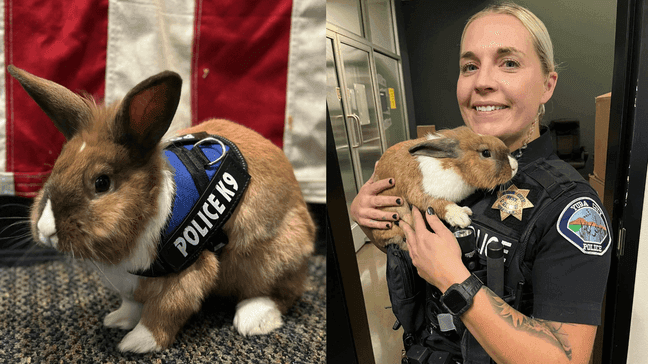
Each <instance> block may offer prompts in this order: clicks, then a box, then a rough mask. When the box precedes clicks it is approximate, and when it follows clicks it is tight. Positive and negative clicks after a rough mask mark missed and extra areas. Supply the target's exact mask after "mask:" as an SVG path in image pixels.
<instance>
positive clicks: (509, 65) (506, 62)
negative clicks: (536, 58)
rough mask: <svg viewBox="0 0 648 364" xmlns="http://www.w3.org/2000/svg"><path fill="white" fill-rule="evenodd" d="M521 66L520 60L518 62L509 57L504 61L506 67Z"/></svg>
mask: <svg viewBox="0 0 648 364" xmlns="http://www.w3.org/2000/svg"><path fill="white" fill-rule="evenodd" d="M519 66H520V64H519V63H518V62H516V61H513V60H510V59H507V60H505V61H504V67H506V68H517V67H519Z"/></svg>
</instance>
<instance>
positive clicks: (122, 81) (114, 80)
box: [106, 0, 195, 135]
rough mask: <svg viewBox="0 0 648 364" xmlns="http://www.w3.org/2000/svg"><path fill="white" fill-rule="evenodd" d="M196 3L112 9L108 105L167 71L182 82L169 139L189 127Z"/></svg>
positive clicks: (167, 1)
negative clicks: (140, 83)
mask: <svg viewBox="0 0 648 364" xmlns="http://www.w3.org/2000/svg"><path fill="white" fill-rule="evenodd" d="M194 9H195V2H194V1H178V0H175V1H174V0H148V1H138V2H126V1H118V0H110V1H109V4H108V49H107V58H106V103H111V102H114V101H118V100H120V99H121V98H122V97H124V95H126V93H127V92H128V91H129V90H130V89H131V88H132V87H133V86H135V85H136V84H137V83H139V82H141V81H142V80H143V79H145V78H146V77H149V76H152V75H154V74H156V73H158V72H162V71H164V70H171V71H175V72H177V73H178V74H180V77H182V80H183V83H182V96H181V98H180V104H179V105H178V110H177V111H176V115H175V118H174V119H173V123H172V125H171V128H170V129H169V131H168V132H167V135H171V134H173V133H174V132H175V131H177V130H180V129H184V128H187V127H189V126H191V94H190V92H191V77H190V75H191V56H192V54H191V47H192V41H193V36H194V34H193V33H194Z"/></svg>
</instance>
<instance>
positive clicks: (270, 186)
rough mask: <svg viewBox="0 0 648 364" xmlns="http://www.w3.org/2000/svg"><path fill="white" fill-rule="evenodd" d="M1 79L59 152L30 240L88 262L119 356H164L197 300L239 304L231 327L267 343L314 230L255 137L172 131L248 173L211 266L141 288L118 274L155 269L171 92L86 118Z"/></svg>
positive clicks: (173, 81)
mask: <svg viewBox="0 0 648 364" xmlns="http://www.w3.org/2000/svg"><path fill="white" fill-rule="evenodd" d="M8 71H9V72H10V73H11V75H13V77H15V78H16V79H17V80H18V81H19V82H20V83H21V85H22V86H23V87H24V88H25V90H26V91H27V92H28V93H29V94H30V96H31V97H32V98H33V99H34V100H35V101H36V102H37V103H38V105H39V106H40V107H41V108H42V109H43V111H45V113H46V114H47V115H48V116H49V117H50V118H51V119H52V121H53V122H54V124H56V126H57V128H58V129H59V130H60V131H61V132H62V133H63V134H64V135H65V137H66V139H67V142H66V144H65V145H64V147H63V150H62V151H61V154H60V156H59V158H58V159H57V161H56V163H55V165H54V167H53V170H52V174H51V176H50V177H49V179H48V180H47V182H46V183H45V185H44V187H43V189H42V190H41V191H40V193H39V194H38V196H37V197H36V199H35V200H34V204H33V208H32V212H31V225H32V226H31V228H32V234H33V236H34V238H35V240H37V241H39V242H41V243H42V244H45V245H49V246H52V247H54V248H56V249H58V250H59V251H62V252H66V253H70V254H71V255H72V256H73V257H74V258H80V259H82V260H84V261H90V262H92V263H93V265H94V266H95V267H96V268H97V269H98V270H99V271H100V274H101V275H102V278H103V279H104V280H105V283H106V284H107V286H108V287H109V288H114V289H115V290H116V291H117V292H118V293H119V295H120V296H121V298H122V303H121V306H120V307H119V309H117V310H115V311H113V312H111V313H110V314H108V315H107V316H106V317H105V319H104V325H105V326H108V327H116V328H121V329H126V330H131V331H130V332H129V333H128V334H127V335H126V336H125V337H124V338H123V340H122V341H121V343H120V344H119V349H120V350H121V351H133V352H140V353H144V352H150V351H158V350H162V349H165V348H168V347H169V346H170V345H171V344H172V343H173V341H174V338H175V336H176V334H177V332H178V331H179V330H180V328H181V327H182V326H183V325H184V323H185V322H186V321H187V319H188V318H189V317H190V316H191V315H192V314H193V313H195V312H197V311H198V310H199V309H200V307H201V304H202V301H203V299H204V298H205V297H206V296H207V295H208V294H212V293H213V294H217V295H223V296H236V297H238V299H239V302H238V305H237V307H236V314H235V317H234V326H235V327H236V329H237V330H238V332H239V333H241V334H243V335H244V336H245V335H256V334H267V333H269V332H270V331H272V330H274V329H276V328H278V327H280V326H281V325H282V324H283V321H282V318H281V315H282V314H285V313H286V311H287V310H288V308H289V307H291V305H292V304H293V302H294V301H295V300H296V299H298V298H299V297H300V296H301V295H302V293H303V292H304V290H305V285H306V281H307V265H308V261H309V256H310V255H311V254H312V252H313V241H314V233H315V227H314V224H313V222H312V220H311V218H310V215H309V212H308V210H307V207H306V203H305V202H304V199H303V197H302V194H301V191H300V188H299V185H298V183H297V180H296V179H295V177H294V173H293V170H292V167H291V165H290V163H289V161H288V160H287V158H286V157H285V155H284V154H283V152H282V151H281V149H279V148H277V147H276V146H274V145H273V144H272V143H271V142H270V141H268V140H267V139H265V138H263V137H262V136H261V135H259V134H258V133H256V132H254V131H252V130H250V129H248V128H245V127H243V126H240V125H238V124H235V123H233V122H230V121H226V120H217V119H214V120H209V121H206V122H204V123H202V124H200V125H197V126H195V127H192V128H189V129H187V130H184V132H186V133H196V132H201V131H204V132H207V133H209V134H216V135H220V136H223V137H225V138H227V139H229V140H230V141H232V142H234V143H235V144H236V145H237V146H238V148H239V150H240V151H241V153H242V154H243V156H244V157H245V159H246V161H247V165H248V173H249V175H250V176H251V178H250V182H249V185H248V188H247V190H246V192H245V194H244V195H243V196H242V197H241V200H240V203H239V205H238V207H237V208H236V209H235V210H234V212H233V214H232V216H231V217H230V219H229V220H228V221H227V223H225V225H224V227H223V230H224V231H225V232H226V234H227V236H228V237H229V244H227V245H226V246H225V248H223V250H222V251H221V253H220V255H219V256H218V257H217V256H216V255H215V254H214V253H212V252H211V251H208V250H204V251H203V252H202V253H201V255H200V256H199V258H198V259H197V260H196V261H195V263H193V264H192V265H191V266H189V267H188V268H187V269H185V270H183V271H180V272H178V273H172V274H169V275H166V276H162V277H155V278H145V277H140V276H137V275H134V274H131V273H129V272H135V271H140V270H144V269H146V268H148V267H149V266H150V265H151V263H152V262H153V261H154V260H155V259H156V254H157V253H156V249H157V247H158V244H159V243H160V241H159V240H160V236H161V231H162V230H163V229H164V227H165V224H166V222H167V219H168V218H169V214H170V211H171V207H172V202H173V199H174V194H175V191H174V188H175V185H174V180H173V171H172V168H171V167H170V166H169V164H168V161H167V160H166V158H165V157H164V154H163V152H162V145H161V142H160V140H161V138H162V136H163V135H164V133H165V132H166V131H167V129H168V128H169V125H170V124H171V120H172V119H173V116H174V114H175V111H176V108H177V105H178V101H179V98H180V87H181V84H182V80H181V78H180V76H179V75H178V74H176V73H174V72H169V71H165V72H162V73H159V74H157V75H155V76H152V77H150V78H148V79H146V80H144V81H143V82H141V83H140V84H138V85H137V86H135V87H134V88H133V89H132V90H131V91H130V92H129V93H128V94H127V95H126V96H125V98H124V99H123V100H122V101H121V102H120V103H116V104H114V105H112V106H107V107H104V106H100V107H98V106H96V105H95V103H94V102H93V101H92V100H90V99H87V98H83V97H80V96H78V95H77V94H75V93H73V92H71V91H70V90H68V89H66V88H65V87H63V86H61V85H58V84H56V83H54V82H51V81H48V80H45V79H42V78H39V77H36V76H34V75H31V74H29V73H27V72H25V71H23V70H20V69H18V68H16V67H14V66H9V67H8Z"/></svg>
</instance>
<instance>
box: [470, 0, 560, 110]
mask: <svg viewBox="0 0 648 364" xmlns="http://www.w3.org/2000/svg"><path fill="white" fill-rule="evenodd" d="M488 14H504V15H511V16H514V17H515V18H517V19H518V20H519V21H520V22H521V23H522V25H524V27H525V28H526V29H527V30H528V31H529V34H530V35H531V40H532V42H533V47H534V49H535V51H536V53H537V54H538V57H540V64H541V65H542V73H543V74H544V76H545V78H548V77H549V74H550V73H551V72H556V62H555V60H554V51H553V43H552V42H551V37H550V36H549V31H547V27H545V25H544V23H543V22H542V20H540V19H539V18H538V17H537V16H536V15H535V14H533V13H532V12H531V11H530V10H529V9H527V8H525V7H523V6H520V5H518V4H515V3H512V2H504V3H500V4H493V5H490V6H488V7H486V8H485V9H484V10H482V11H480V12H478V13H476V14H475V15H473V16H472V17H470V19H468V22H466V26H465V27H464V29H463V33H462V34H461V44H462V45H463V41H464V36H465V35H466V30H467V29H468V26H469V25H470V24H472V22H473V21H475V20H476V19H479V18H481V17H483V16H485V15H488ZM544 113H545V107H544V104H542V105H540V108H539V109H538V121H540V120H542V117H543V116H544Z"/></svg>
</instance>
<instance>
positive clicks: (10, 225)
mask: <svg viewBox="0 0 648 364" xmlns="http://www.w3.org/2000/svg"><path fill="white" fill-rule="evenodd" d="M21 224H23V225H29V221H27V220H26V221H17V222H14V223H13V224H9V225H7V226H6V227H5V228H4V229H2V231H0V235H2V233H4V232H5V230H7V229H9V228H11V227H13V226H16V225H21Z"/></svg>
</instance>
